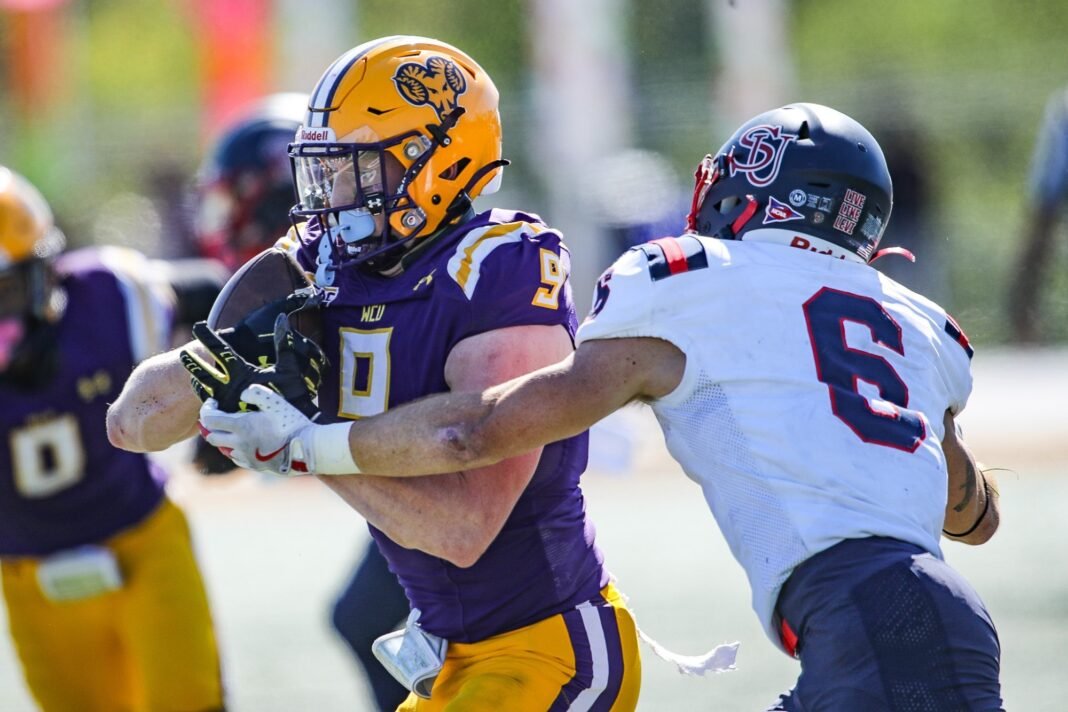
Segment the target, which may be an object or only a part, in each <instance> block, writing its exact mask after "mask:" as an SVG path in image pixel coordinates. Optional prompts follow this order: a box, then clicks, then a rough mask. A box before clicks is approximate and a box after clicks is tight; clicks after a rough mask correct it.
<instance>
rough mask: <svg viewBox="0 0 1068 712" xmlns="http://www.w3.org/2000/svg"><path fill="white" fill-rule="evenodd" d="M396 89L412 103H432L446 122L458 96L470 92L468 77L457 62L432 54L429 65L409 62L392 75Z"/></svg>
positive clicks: (456, 102) (415, 104) (428, 61)
mask: <svg viewBox="0 0 1068 712" xmlns="http://www.w3.org/2000/svg"><path fill="white" fill-rule="evenodd" d="M393 82H394V83H395V84H396V85H397V92H398V93H399V94H400V95H401V96H402V97H404V100H405V101H407V102H408V103H409V104H412V105H413V106H423V105H429V106H430V107H432V108H433V109H434V112H435V113H437V115H438V120H440V121H443V120H444V119H445V116H446V115H447V114H448V113H449V112H451V111H452V110H453V109H455V108H456V105H457V104H458V103H459V102H458V101H457V99H458V97H459V96H460V95H461V94H463V93H464V92H465V91H467V79H465V78H464V75H463V72H461V71H460V68H459V67H457V66H456V63H455V62H453V61H452V60H450V59H446V58H444V57H431V58H430V59H428V60H427V61H426V64H425V65H423V64H419V63H418V62H408V63H407V64H402V65H401V66H400V67H398V68H397V73H396V74H394V75H393Z"/></svg>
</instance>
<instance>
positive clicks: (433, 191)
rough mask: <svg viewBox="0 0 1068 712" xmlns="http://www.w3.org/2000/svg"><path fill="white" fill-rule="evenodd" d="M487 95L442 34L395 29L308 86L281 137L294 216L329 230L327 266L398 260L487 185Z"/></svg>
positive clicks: (490, 151)
mask: <svg viewBox="0 0 1068 712" xmlns="http://www.w3.org/2000/svg"><path fill="white" fill-rule="evenodd" d="M497 102H498V95H497V88H496V87H495V86H494V84H493V81H492V80H491V79H490V77H489V75H488V74H486V72H485V71H483V69H482V68H481V67H480V66H479V65H478V64H477V63H476V62H475V61H474V60H473V59H471V58H470V57H468V56H467V55H466V54H464V53H463V52H461V51H460V50H458V49H456V48H455V47H453V46H451V45H448V44H446V43H444V42H439V41H438V40H433V39H428V38H425V37H410V36H394V37H385V38H381V39H377V40H372V41H370V42H366V43H364V44H362V45H360V46H358V47H355V48H353V49H351V50H349V51H348V52H346V53H345V54H343V55H342V56H341V57H339V58H338V59H337V60H335V61H334V63H333V64H332V65H330V67H329V68H328V69H327V70H326V73H325V74H323V76H322V78H321V79H320V80H319V83H318V84H317V85H316V86H315V89H314V90H313V91H312V92H311V96H310V98H309V102H308V107H309V108H308V113H307V116H306V117H305V120H304V125H303V126H302V127H301V128H300V130H299V131H298V132H297V136H296V139H295V141H294V143H293V144H292V145H291V146H290V152H289V155H290V157H291V159H292V161H293V170H294V176H295V179H296V191H297V205H296V206H295V207H294V209H293V211H292V213H293V216H294V219H295V220H300V219H304V220H307V219H312V220H313V221H317V222H318V224H319V228H320V229H322V230H323V231H324V232H325V233H328V238H329V239H330V240H331V241H332V244H333V246H334V248H335V253H334V257H333V259H334V260H335V261H336V264H335V265H334V266H335V267H339V266H341V265H342V264H364V265H365V266H367V267H368V268H371V269H375V270H381V269H385V268H388V267H389V266H391V265H393V264H396V262H397V261H398V260H399V259H400V257H401V256H402V255H403V254H404V253H405V252H406V251H407V250H408V249H410V247H411V246H412V244H413V242H414V241H415V240H416V239H418V238H422V237H426V236H428V235H431V234H433V233H434V232H436V231H437V230H439V229H440V228H441V227H442V226H444V225H447V224H449V223H451V222H452V221H454V220H455V219H457V218H458V217H460V216H462V215H463V214H464V213H466V212H467V210H468V209H469V207H470V205H471V201H472V200H473V199H474V198H475V197H477V196H478V195H480V194H486V193H491V192H494V191H496V190H497V187H498V186H499V184H500V177H501V170H502V168H503V166H505V165H506V164H507V161H503V160H501V120H500V115H499V113H498V111H497Z"/></svg>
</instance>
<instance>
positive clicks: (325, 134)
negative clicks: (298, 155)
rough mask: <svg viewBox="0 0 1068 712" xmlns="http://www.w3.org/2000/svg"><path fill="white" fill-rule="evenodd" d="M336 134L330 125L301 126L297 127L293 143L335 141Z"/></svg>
mask: <svg viewBox="0 0 1068 712" xmlns="http://www.w3.org/2000/svg"><path fill="white" fill-rule="evenodd" d="M336 142H337V136H336V135H335V134H334V129H332V128H330V127H325V128H316V127H313V126H301V127H300V128H299V129H297V135H296V136H295V137H294V143H336Z"/></svg>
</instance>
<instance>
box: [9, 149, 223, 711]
mask: <svg viewBox="0 0 1068 712" xmlns="http://www.w3.org/2000/svg"><path fill="white" fill-rule="evenodd" d="M62 248H63V236H62V234H61V233H60V232H59V231H58V229H56V228H55V227H54V226H53V224H52V215H51V211H50V210H49V208H48V205H47V204H46V203H45V201H44V199H43V198H42V197H41V195H40V193H39V192H38V191H37V190H36V189H35V188H34V187H33V186H32V185H30V184H29V183H28V182H27V181H26V180H25V179H23V178H22V177H20V176H18V175H17V174H15V173H13V172H12V171H10V170H8V169H7V168H3V167H0V402H2V403H3V407H2V408H0V430H2V432H3V435H2V436H0V573H2V578H3V591H4V599H5V601H6V604H7V610H8V616H9V624H10V628H11V634H12V637H13V639H14V644H15V649H16V652H17V653H18V657H19V660H20V661H21V663H22V667H23V672H24V673H25V678H26V683H27V685H28V686H29V689H30V692H31V693H32V694H33V697H34V699H35V700H36V701H37V703H38V704H39V705H40V707H41V708H42V709H43V710H99V711H100V712H107V711H113V710H204V711H207V710H221V709H222V707H223V698H222V686H221V681H220V672H219V658H218V653H217V650H216V644H215V634H214V631H213V628H212V622H211V616H210V613H209V609H208V600H207V597H206V595H205V591H204V586H203V583H202V581H201V577H200V572H199V570H198V568H197V564H196V561H195V559H194V555H193V550H192V544H191V541H190V535H189V529H188V526H187V524H186V520H185V517H184V515H183V514H182V512H181V511H180V510H179V509H178V508H177V507H176V506H175V505H174V504H172V503H171V502H170V501H169V500H168V499H167V497H166V495H165V494H164V490H163V480H164V473H163V472H162V471H161V470H160V469H159V468H158V466H157V465H156V464H155V463H153V462H151V461H149V459H148V458H146V457H145V456H143V455H137V454H133V453H128V452H124V451H122V450H119V449H117V448H114V447H112V446H111V445H110V444H109V443H108V440H107V433H106V432H105V412H106V409H107V404H108V403H109V402H110V401H112V400H114V398H115V397H116V396H117V395H118V393H119V390H120V388H121V386H122V383H123V382H124V381H125V380H126V377H127V376H128V375H129V373H130V371H131V370H132V369H133V367H134V365H135V364H136V363H137V362H138V361H140V360H141V359H143V358H145V357H146V356H149V355H151V354H153V353H156V352H157V351H160V350H162V349H164V348H166V346H167V345H168V337H169V335H170V328H171V322H172V317H173V315H174V313H175V311H176V308H177V307H181V306H183V305H187V304H188V303H190V302H196V301H198V300H199V301H201V302H203V303H206V304H209V305H210V303H211V300H210V298H208V299H198V296H197V295H198V294H199V292H200V291H202V290H203V289H204V288H207V289H209V290H211V289H214V291H218V288H219V284H217V283H216V284H214V285H208V286H207V287H205V285H204V284H203V283H202V280H200V279H199V278H197V279H194V280H192V281H191V282H183V283H182V284H174V283H171V282H170V280H168V279H165V278H164V277H163V273H164V271H165V269H164V267H163V266H162V265H161V264H159V263H153V262H150V261H148V260H146V259H145V258H144V257H143V256H141V255H140V254H139V253H136V252H133V251H131V250H126V249H122V248H116V247H103V248H89V249H82V250H78V251H74V252H70V253H66V254H62V255H61V254H60V251H61V250H62ZM187 287H188V288H191V289H192V290H193V293H189V292H187V290H186V288H187ZM195 316H196V317H197V318H203V312H202V313H201V314H197V315H195Z"/></svg>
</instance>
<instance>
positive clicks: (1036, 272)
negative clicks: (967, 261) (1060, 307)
mask: <svg viewBox="0 0 1068 712" xmlns="http://www.w3.org/2000/svg"><path fill="white" fill-rule="evenodd" d="M1066 200H1068V89H1060V90H1058V91H1056V92H1054V94H1053V96H1051V97H1050V98H1049V102H1048V103H1047V104H1046V113H1045V116H1044V117H1043V120H1042V125H1041V127H1040V128H1039V133H1038V138H1037V139H1036V141H1035V149H1034V156H1033V157H1032V159H1031V183H1030V190H1029V205H1028V209H1027V210H1026V211H1025V214H1026V218H1027V224H1026V232H1025V237H1026V244H1025V245H1024V249H1022V250H1020V251H1019V258H1018V260H1017V263H1016V270H1015V274H1014V275H1013V278H1012V283H1011V285H1010V289H1009V317H1010V321H1011V328H1012V335H1013V337H1014V338H1015V339H1016V340H1017V341H1019V342H1021V343H1041V342H1042V341H1044V340H1047V339H1044V338H1043V335H1042V333H1043V332H1042V326H1041V324H1042V312H1043V309H1042V308H1041V301H1042V299H1041V296H1042V293H1043V289H1044V288H1045V285H1046V284H1048V283H1049V282H1050V274H1049V272H1050V269H1051V267H1052V266H1053V265H1055V264H1056V263H1057V260H1056V259H1053V257H1054V254H1053V247H1054V235H1055V234H1056V232H1057V225H1058V223H1060V222H1061V220H1062V218H1063V215H1064V205H1065V201H1066Z"/></svg>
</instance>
